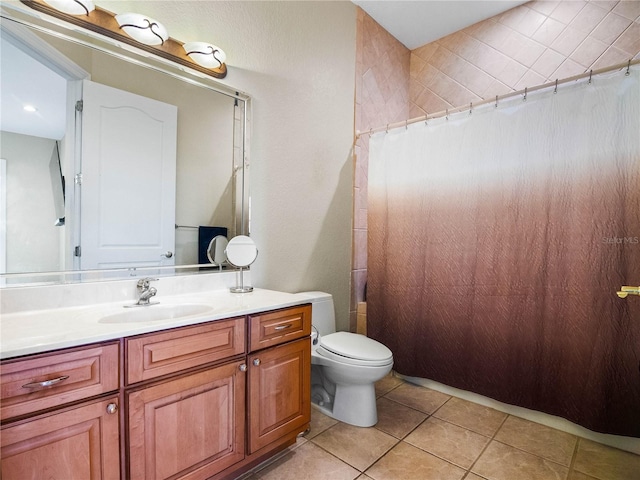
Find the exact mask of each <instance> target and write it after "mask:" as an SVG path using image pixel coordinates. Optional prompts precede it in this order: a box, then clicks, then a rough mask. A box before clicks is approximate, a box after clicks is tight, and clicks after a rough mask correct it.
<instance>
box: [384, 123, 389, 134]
mask: <svg viewBox="0 0 640 480" xmlns="http://www.w3.org/2000/svg"><path fill="white" fill-rule="evenodd" d="M384 133H389V124H388V123H387V129H386V130H385V132H384Z"/></svg>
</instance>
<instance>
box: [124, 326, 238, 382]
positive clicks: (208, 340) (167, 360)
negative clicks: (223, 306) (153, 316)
mask: <svg viewBox="0 0 640 480" xmlns="http://www.w3.org/2000/svg"><path fill="white" fill-rule="evenodd" d="M125 342H126V357H127V368H126V371H127V383H128V384H131V383H136V382H140V381H142V380H149V379H151V378H156V377H160V376H163V375H167V374H170V373H175V372H179V371H180V370H184V369H187V368H192V367H197V366H200V365H204V364H206V363H210V362H214V361H216V360H222V359H224V358H226V357H232V356H234V355H240V354H243V353H244V352H245V319H244V317H238V318H231V319H229V320H218V321H215V322H209V323H206V324H204V325H198V326H195V327H185V328H178V329H175V330H171V331H168V332H162V333H152V334H149V335H143V336H141V337H132V338H128V339H126V340H125Z"/></svg>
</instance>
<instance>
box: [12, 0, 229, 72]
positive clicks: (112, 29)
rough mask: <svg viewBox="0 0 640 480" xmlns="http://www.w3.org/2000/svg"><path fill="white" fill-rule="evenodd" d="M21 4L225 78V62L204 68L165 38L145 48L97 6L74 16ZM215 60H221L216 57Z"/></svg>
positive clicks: (37, 3) (35, 1)
mask: <svg viewBox="0 0 640 480" xmlns="http://www.w3.org/2000/svg"><path fill="white" fill-rule="evenodd" d="M20 2H21V3H23V4H25V5H26V6H28V7H30V8H32V9H34V10H37V11H39V12H42V13H46V14H47V15H51V16H52V17H55V18H59V19H61V20H64V21H65V22H68V23H71V24H73V25H76V26H79V27H82V28H86V29H87V30H91V31H93V32H96V33H99V34H101V35H105V36H107V37H110V38H113V39H115V40H118V41H120V42H123V43H126V44H129V45H132V46H134V47H137V48H139V49H141V50H144V51H146V52H149V53H152V54H154V55H158V56H160V57H163V58H165V59H167V60H171V61H173V62H176V63H178V64H180V65H182V66H185V67H189V68H191V69H193V70H196V71H198V72H201V73H204V74H206V75H209V76H211V77H214V78H224V77H226V76H227V65H226V64H225V63H224V61H223V63H222V65H220V66H219V67H215V68H206V67H203V66H201V65H199V64H198V63H196V62H195V61H194V60H192V59H191V58H190V57H189V56H188V55H187V53H186V51H185V49H184V47H183V43H182V42H180V41H178V40H175V39H174V38H171V37H167V39H166V40H165V41H164V42H163V43H160V42H158V45H147V44H145V43H141V42H140V41H137V40H135V39H134V38H133V37H131V36H129V35H128V34H127V33H124V31H123V30H122V29H121V28H120V25H119V24H118V22H117V21H116V18H115V17H116V15H115V14H114V13H112V12H110V11H108V10H105V9H103V8H100V7H98V6H96V7H95V9H94V10H93V11H92V12H90V13H89V15H80V16H76V15H70V14H68V13H65V12H62V11H60V10H57V9H55V8H53V7H52V6H51V5H49V4H47V2H46V1H45V0H20ZM150 20H151V19H150ZM218 58H221V57H220V56H218Z"/></svg>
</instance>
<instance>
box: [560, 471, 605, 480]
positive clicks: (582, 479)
mask: <svg viewBox="0 0 640 480" xmlns="http://www.w3.org/2000/svg"><path fill="white" fill-rule="evenodd" d="M567 480H598V479H597V478H596V477H592V476H591V475H585V474H584V473H580V472H576V471H575V470H573V471H572V472H571V473H569V478H568V479H567Z"/></svg>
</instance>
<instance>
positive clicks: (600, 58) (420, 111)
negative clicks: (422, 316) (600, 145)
mask: <svg viewBox="0 0 640 480" xmlns="http://www.w3.org/2000/svg"><path fill="white" fill-rule="evenodd" d="M639 57H640V0H623V1H581V0H562V1H532V2H528V3H526V4H524V5H521V6H519V7H516V8H514V9H511V10H509V11H507V12H505V13H503V14H501V15H497V16H495V17H492V18H490V19H488V20H485V21H483V22H479V23H477V24H475V25H472V26H470V27H468V28H466V29H464V30H461V31H459V32H456V33H454V34H452V35H448V36H447V37H444V38H441V39H439V40H437V41H435V42H432V43H429V44H427V45H424V46H423V47H419V48H417V49H415V50H413V51H411V52H410V51H409V50H408V49H407V48H406V47H404V46H403V45H402V44H401V43H400V42H398V41H397V40H396V39H395V38H394V37H392V36H391V35H390V34H389V33H388V32H387V31H386V30H384V29H383V28H382V27H381V26H380V25H378V24H377V23H376V22H375V21H374V20H373V19H372V18H371V17H370V16H369V15H367V14H366V13H365V12H364V11H363V10H361V9H360V8H358V26H357V66H356V105H355V119H356V120H355V129H356V130H359V131H361V132H366V131H367V130H369V129H370V128H375V127H380V126H383V125H386V124H388V123H393V122H400V121H403V120H405V119H408V118H414V117H420V116H423V115H425V114H426V113H430V114H431V113H436V112H442V111H444V110H445V109H447V108H454V107H460V106H464V105H468V104H469V103H470V102H478V101H480V100H483V99H486V98H493V97H495V96H496V95H502V94H505V93H508V92H511V91H515V90H520V89H523V88H524V87H531V86H535V85H540V84H543V83H547V82H549V81H553V80H555V79H556V78H566V77H570V76H572V75H576V74H579V73H583V72H586V71H589V70H590V69H598V68H601V67H606V66H610V65H614V64H617V63H622V62H626V61H627V60H629V59H631V58H639ZM355 153H356V161H355V165H354V168H355V175H354V214H353V218H354V221H353V254H352V274H351V277H352V278H351V323H350V325H351V330H352V331H355V324H356V306H357V302H359V301H362V299H363V295H364V285H365V283H366V278H367V170H368V158H369V139H368V136H367V135H363V136H362V137H360V138H359V139H358V140H357V142H356V147H355Z"/></svg>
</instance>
